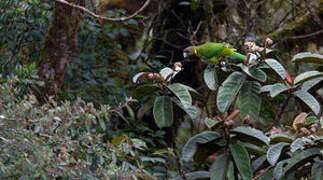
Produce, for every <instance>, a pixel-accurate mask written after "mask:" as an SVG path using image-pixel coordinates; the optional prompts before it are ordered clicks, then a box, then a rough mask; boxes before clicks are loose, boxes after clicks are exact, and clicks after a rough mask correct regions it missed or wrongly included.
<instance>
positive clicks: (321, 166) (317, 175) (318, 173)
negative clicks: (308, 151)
mask: <svg viewBox="0 0 323 180" xmlns="http://www.w3.org/2000/svg"><path fill="white" fill-rule="evenodd" d="M311 178H312V180H322V179H323V162H322V161H317V162H315V163H314V164H313V166H312V170H311Z"/></svg>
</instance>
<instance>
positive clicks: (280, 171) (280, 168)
mask: <svg viewBox="0 0 323 180" xmlns="http://www.w3.org/2000/svg"><path fill="white" fill-rule="evenodd" d="M289 161H290V159H285V160H283V161H280V162H279V163H278V164H277V165H276V166H275V169H274V172H273V175H274V179H275V180H280V179H281V178H282V176H283V175H284V166H285V164H287V163H288V162H289Z"/></svg>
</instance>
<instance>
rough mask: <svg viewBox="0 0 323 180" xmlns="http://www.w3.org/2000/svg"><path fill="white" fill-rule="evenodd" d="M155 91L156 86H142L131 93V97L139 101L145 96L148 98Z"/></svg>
mask: <svg viewBox="0 0 323 180" xmlns="http://www.w3.org/2000/svg"><path fill="white" fill-rule="evenodd" d="M157 89H158V86H157V85H152V84H146V85H142V86H139V87H138V88H137V89H135V90H134V91H133V92H132V93H131V96H132V97H133V98H135V99H138V100H140V99H141V98H143V97H145V96H149V95H151V94H153V93H154V92H156V90H157Z"/></svg>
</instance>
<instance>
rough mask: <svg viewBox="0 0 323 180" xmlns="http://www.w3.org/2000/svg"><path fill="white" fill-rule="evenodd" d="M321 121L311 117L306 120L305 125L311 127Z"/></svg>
mask: <svg viewBox="0 0 323 180" xmlns="http://www.w3.org/2000/svg"><path fill="white" fill-rule="evenodd" d="M318 122H319V120H318V119H317V118H316V117H315V116H309V117H307V118H306V119H305V122H304V123H305V124H306V125H311V124H314V123H318Z"/></svg>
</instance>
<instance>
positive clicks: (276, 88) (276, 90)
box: [270, 83, 291, 98]
mask: <svg viewBox="0 0 323 180" xmlns="http://www.w3.org/2000/svg"><path fill="white" fill-rule="evenodd" d="M290 88H291V87H290V86H289V85H287V84H283V83H276V84H274V85H273V86H272V88H271V90H270V97H272V98H274V97H276V96H277V95H278V94H280V93H282V92H284V91H287V90H289V89H290Z"/></svg>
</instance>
